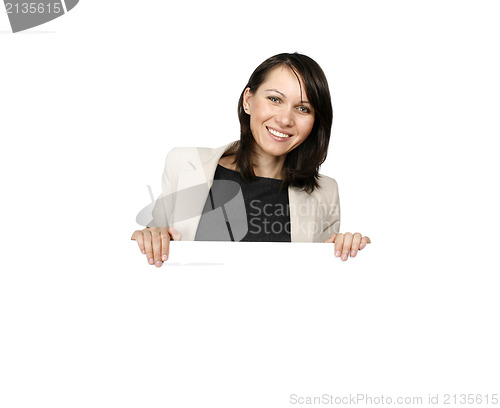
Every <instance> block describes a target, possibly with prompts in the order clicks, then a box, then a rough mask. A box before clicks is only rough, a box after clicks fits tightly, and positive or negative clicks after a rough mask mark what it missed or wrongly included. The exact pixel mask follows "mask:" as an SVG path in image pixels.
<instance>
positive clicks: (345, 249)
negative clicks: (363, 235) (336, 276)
mask: <svg viewBox="0 0 500 408" xmlns="http://www.w3.org/2000/svg"><path fill="white" fill-rule="evenodd" d="M351 245H352V234H351V233H350V232H346V233H345V234H344V245H343V246H342V260H343V261H347V258H348V257H349V251H350V250H351Z"/></svg>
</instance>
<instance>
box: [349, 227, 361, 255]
mask: <svg viewBox="0 0 500 408" xmlns="http://www.w3.org/2000/svg"><path fill="white" fill-rule="evenodd" d="M361 238H362V235H361V234H360V233H359V232H356V233H355V234H354V237H353V238H352V245H351V257H353V258H354V257H355V256H356V255H357V254H358V249H359V245H360V244H361Z"/></svg>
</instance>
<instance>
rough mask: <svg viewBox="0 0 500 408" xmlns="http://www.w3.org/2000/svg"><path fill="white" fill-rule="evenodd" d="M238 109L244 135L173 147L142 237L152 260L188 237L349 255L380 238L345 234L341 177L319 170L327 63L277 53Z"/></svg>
mask: <svg viewBox="0 0 500 408" xmlns="http://www.w3.org/2000/svg"><path fill="white" fill-rule="evenodd" d="M238 115H239V119H240V126H241V134H240V140H239V141H237V142H233V143H231V144H229V145H227V146H223V147H221V148H218V149H202V148H177V149H173V150H172V151H171V152H170V153H169V154H168V156H167V160H166V164H165V171H164V174H163V183H162V184H163V194H162V199H161V200H159V201H157V205H156V208H155V210H156V214H157V216H156V217H155V218H156V222H155V223H153V224H150V227H149V228H146V229H143V230H141V231H135V232H134V233H133V235H132V239H133V240H136V241H137V243H138V245H139V248H140V250H141V252H142V253H143V254H146V256H147V259H148V262H149V263H150V264H152V265H153V264H154V265H156V266H161V265H162V262H163V261H166V260H167V259H168V250H169V243H170V240H181V239H183V240H193V239H194V240H233V241H235V240H237V241H240V240H241V241H288V242H290V241H292V242H327V243H334V245H335V255H336V256H337V257H341V259H342V260H344V261H345V260H347V259H348V257H349V255H350V256H351V257H355V256H356V255H357V252H358V250H360V249H363V248H364V247H365V246H366V244H368V243H370V239H369V238H368V237H363V236H362V235H361V234H359V233H355V234H351V233H345V234H341V233H339V227H340V205H339V196H338V190H337V183H336V182H335V180H333V179H331V178H329V177H326V176H323V175H320V174H319V173H318V169H319V166H320V165H321V164H322V163H323V162H324V161H325V159H326V155H327V151H328V144H329V140H330V131H331V126H332V103H331V98H330V91H329V89H328V83H327V80H326V77H325V75H324V73H323V71H322V69H321V68H320V66H319V65H318V64H317V63H316V62H315V61H314V60H312V59H311V58H309V57H307V56H305V55H301V54H298V53H294V54H288V53H285V54H279V55H276V56H274V57H271V58H269V59H267V60H266V61H264V62H263V63H262V64H261V65H259V66H258V67H257V68H256V70H255V71H254V72H253V74H252V76H251V77H250V79H249V81H248V84H247V85H246V87H245V89H244V91H243V92H242V94H241V96H240V100H239V103H238ZM158 214H159V215H158ZM161 214H163V217H162V216H161ZM161 218H163V219H162V220H160V219H161Z"/></svg>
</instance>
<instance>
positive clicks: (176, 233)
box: [168, 227, 182, 241]
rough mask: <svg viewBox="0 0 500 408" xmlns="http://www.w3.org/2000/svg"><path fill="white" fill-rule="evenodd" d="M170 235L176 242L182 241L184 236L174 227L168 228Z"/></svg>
mask: <svg viewBox="0 0 500 408" xmlns="http://www.w3.org/2000/svg"><path fill="white" fill-rule="evenodd" d="M168 233H169V234H170V238H172V240H174V241H180V240H181V239H182V234H181V233H180V232H179V231H177V230H176V229H174V228H173V227H168Z"/></svg>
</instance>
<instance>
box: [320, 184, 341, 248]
mask: <svg viewBox="0 0 500 408" xmlns="http://www.w3.org/2000/svg"><path fill="white" fill-rule="evenodd" d="M321 181H322V188H321V198H320V202H321V205H322V207H323V209H322V211H323V213H324V216H323V218H322V225H321V231H322V232H321V235H320V242H325V241H326V240H327V239H328V238H330V237H331V236H332V235H333V234H334V233H338V232H339V231H340V198H339V189H338V185H337V182H336V181H335V180H334V179H332V178H330V177H327V176H322V177H321Z"/></svg>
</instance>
